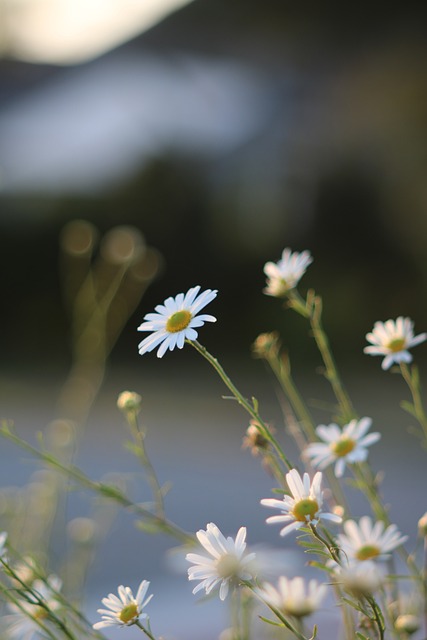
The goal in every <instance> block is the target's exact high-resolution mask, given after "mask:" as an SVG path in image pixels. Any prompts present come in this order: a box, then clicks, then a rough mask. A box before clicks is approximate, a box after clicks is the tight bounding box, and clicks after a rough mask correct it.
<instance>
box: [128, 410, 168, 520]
mask: <svg viewBox="0 0 427 640" xmlns="http://www.w3.org/2000/svg"><path fill="white" fill-rule="evenodd" d="M126 418H127V421H128V424H129V426H130V428H131V431H132V435H133V438H134V440H135V443H136V449H135V455H136V456H137V457H138V458H139V460H140V462H141V464H142V466H143V467H144V469H145V472H146V474H147V480H148V483H149V485H150V487H151V491H152V492H153V497H154V502H155V505H156V514H157V515H158V516H159V517H162V518H164V517H165V508H164V501H163V493H162V488H161V486H160V483H159V481H158V478H157V475H156V472H155V470H154V467H153V465H152V464H151V460H150V459H149V457H148V455H147V451H146V448H145V443H144V438H145V434H144V432H143V431H142V429H141V428H140V426H139V423H138V416H137V412H136V411H128V412H127V414H126Z"/></svg>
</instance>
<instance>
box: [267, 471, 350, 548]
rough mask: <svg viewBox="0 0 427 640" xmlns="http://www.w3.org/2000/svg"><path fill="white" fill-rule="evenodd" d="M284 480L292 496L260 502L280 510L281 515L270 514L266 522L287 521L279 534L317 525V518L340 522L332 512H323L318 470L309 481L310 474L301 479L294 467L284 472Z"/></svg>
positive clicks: (320, 480)
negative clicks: (309, 525)
mask: <svg viewBox="0 0 427 640" xmlns="http://www.w3.org/2000/svg"><path fill="white" fill-rule="evenodd" d="M286 482H287V483H288V487H289V490H290V491H291V493H292V497H291V496H288V495H285V496H284V497H283V500H276V499H275V498H264V499H263V500H261V504H262V505H264V506H265V507H272V508H273V509H279V511H282V515H279V516H270V517H269V518H267V520H266V522H267V523H268V524H273V523H275V522H280V523H282V522H289V523H290V524H287V525H286V526H285V527H283V529H282V530H281V531H280V535H281V536H286V535H287V534H288V533H290V532H291V531H294V530H295V529H300V528H301V527H303V526H304V525H308V524H313V525H317V523H318V522H319V520H321V519H323V520H331V521H332V522H341V521H342V518H341V517H340V516H338V515H336V514H334V513H323V512H322V504H323V491H322V489H321V484H322V473H321V471H318V472H317V473H316V474H315V475H314V478H313V481H312V482H311V483H310V476H309V475H308V473H304V476H303V478H302V479H301V476H300V474H299V473H298V471H297V470H296V469H291V470H290V471H289V472H288V473H287V474H286Z"/></svg>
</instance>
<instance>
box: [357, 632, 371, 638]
mask: <svg viewBox="0 0 427 640" xmlns="http://www.w3.org/2000/svg"><path fill="white" fill-rule="evenodd" d="M356 638H359V640H369V638H368V637H367V636H364V635H363V633H360V631H356Z"/></svg>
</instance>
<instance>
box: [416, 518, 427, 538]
mask: <svg viewBox="0 0 427 640" xmlns="http://www.w3.org/2000/svg"><path fill="white" fill-rule="evenodd" d="M418 533H419V535H420V537H421V538H425V537H426V536H427V512H426V513H425V514H424V515H423V516H422V517H421V518H420V519H419V520H418Z"/></svg>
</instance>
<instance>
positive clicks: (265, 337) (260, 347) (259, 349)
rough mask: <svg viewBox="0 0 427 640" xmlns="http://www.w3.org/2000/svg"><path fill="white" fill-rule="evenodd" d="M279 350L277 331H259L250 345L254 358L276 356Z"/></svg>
mask: <svg viewBox="0 0 427 640" xmlns="http://www.w3.org/2000/svg"><path fill="white" fill-rule="evenodd" d="M279 351H280V339H279V334H278V332H277V331H271V332H270V333H260V334H259V336H258V337H257V338H256V339H255V341H254V343H253V345H252V352H253V354H254V356H255V357H256V358H266V359H268V358H271V357H277V356H278V354H279Z"/></svg>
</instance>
